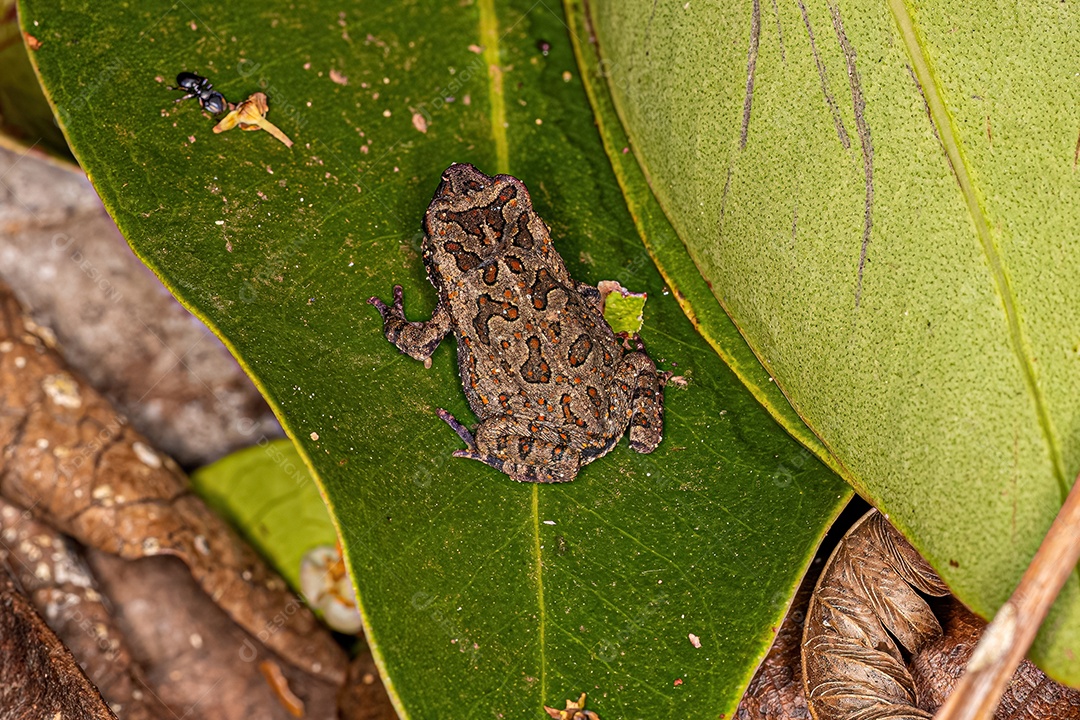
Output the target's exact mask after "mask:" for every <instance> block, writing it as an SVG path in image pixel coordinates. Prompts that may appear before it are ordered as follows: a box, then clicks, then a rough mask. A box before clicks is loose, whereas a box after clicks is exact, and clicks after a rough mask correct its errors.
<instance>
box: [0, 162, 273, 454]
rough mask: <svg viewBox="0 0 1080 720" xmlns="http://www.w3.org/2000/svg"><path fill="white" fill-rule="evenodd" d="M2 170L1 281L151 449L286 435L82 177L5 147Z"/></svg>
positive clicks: (219, 447)
mask: <svg viewBox="0 0 1080 720" xmlns="http://www.w3.org/2000/svg"><path fill="white" fill-rule="evenodd" d="M0 177H3V184H4V187H2V188H0V230H2V231H3V239H2V240H0V279H2V280H4V281H6V282H7V283H9V284H10V285H11V287H12V288H13V289H14V291H15V295H16V297H18V298H19V301H20V302H21V303H22V305H23V307H24V308H26V310H27V311H28V312H29V313H30V314H31V315H32V316H33V317H34V319H35V320H37V321H38V323H40V324H42V325H45V326H48V327H49V328H51V329H52V330H53V331H55V333H56V338H57V342H58V344H59V345H60V347H62V348H63V353H64V359H65V360H66V361H67V363H68V364H69V366H70V367H72V368H74V369H75V370H76V371H77V372H78V373H79V374H81V375H82V376H84V377H85V378H86V379H87V380H88V381H89V382H90V384H91V385H93V386H94V387H95V388H96V389H97V390H98V391H99V392H101V393H102V394H103V395H105V397H107V398H108V399H109V400H110V401H111V402H112V403H113V406H114V407H115V408H117V409H118V410H119V411H120V412H121V413H122V414H124V415H125V416H127V417H128V418H129V419H130V420H131V424H132V426H133V427H135V428H137V429H138V430H139V431H140V432H142V433H143V434H145V435H147V436H148V437H149V438H151V440H153V443H154V445H155V447H157V448H159V449H162V450H164V451H165V452H167V453H168V454H169V455H171V456H172V457H174V458H175V459H176V460H177V461H178V462H179V463H180V464H181V465H183V466H184V467H196V466H199V465H205V464H207V463H210V462H213V461H214V460H217V459H218V458H220V457H222V456H224V455H226V454H228V453H229V452H231V451H233V450H236V449H239V448H241V447H247V446H248V445H251V444H252V443H253V442H255V441H256V440H257V439H258V438H260V437H261V436H263V435H264V434H265V435H267V436H272V437H279V436H281V435H282V434H283V433H282V430H281V428H280V427H279V426H278V424H277V421H276V420H275V418H274V416H273V414H272V413H271V412H270V409H269V407H267V405H266V403H265V402H264V401H263V399H262V397H261V396H260V395H259V392H258V390H257V389H256V388H255V386H254V384H253V383H252V382H251V381H250V379H248V377H247V376H246V375H245V374H244V372H243V370H241V368H240V365H239V364H238V363H237V362H236V360H235V359H234V358H233V357H232V356H230V355H229V352H228V350H226V348H225V346H224V345H223V344H222V343H221V341H219V340H218V339H217V338H216V337H215V336H214V335H213V333H212V332H210V330H209V329H208V328H206V327H205V326H204V325H203V324H202V323H200V322H198V321H196V320H194V319H193V318H192V317H191V313H189V312H188V311H187V310H186V309H185V308H184V307H183V306H182V305H181V304H180V303H179V302H178V301H177V300H175V299H174V298H173V297H172V296H171V295H169V293H168V292H167V291H166V290H165V288H163V287H162V285H161V282H160V281H159V280H158V279H157V278H156V277H155V276H154V275H153V274H152V273H150V272H147V269H146V266H145V265H143V264H142V263H141V262H140V261H139V259H138V258H137V257H135V255H134V254H133V253H132V252H131V249H130V248H129V247H128V245H127V243H126V242H125V240H124V238H123V236H122V235H121V234H120V231H119V230H117V229H116V224H115V223H114V222H113V221H112V219H111V218H110V217H109V215H108V213H107V212H105V208H104V207H102V204H101V200H100V199H99V198H98V196H97V194H96V193H95V192H94V189H93V187H91V185H90V183H89V182H87V180H86V177H85V176H83V175H81V173H80V174H76V173H73V172H71V171H70V170H64V169H61V168H59V167H55V166H53V165H50V164H48V163H46V162H45V161H43V160H41V159H38V158H35V157H31V156H27V155H17V154H15V153H12V152H9V151H7V150H5V149H3V148H0ZM217 190H218V189H217V188H214V187H212V188H211V191H217ZM181 360H182V362H181Z"/></svg>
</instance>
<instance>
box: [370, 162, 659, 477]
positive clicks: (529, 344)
mask: <svg viewBox="0 0 1080 720" xmlns="http://www.w3.org/2000/svg"><path fill="white" fill-rule="evenodd" d="M423 255H424V265H425V266H426V268H427V272H428V279H429V280H430V281H431V284H432V285H434V286H435V289H436V291H438V294H439V302H438V305H436V307H435V312H434V313H433V315H432V317H431V319H430V320H428V321H427V322H409V321H408V320H406V319H405V314H404V311H403V310H402V297H401V288H400V287H399V286H398V287H395V288H394V300H393V304H392V305H389V306H388V305H386V304H385V303H383V302H382V301H381V300H380V299H379V298H377V297H373V298H371V299H370V300H369V301H368V302H370V303H371V304H372V305H374V306H375V307H376V308H377V309H378V311H379V313H380V314H381V315H382V318H383V333H384V334H385V335H386V339H387V340H389V341H390V342H392V343H393V344H394V345H395V346H397V348H398V349H399V350H401V352H403V353H405V354H406V355H409V356H410V357H413V358H416V359H417V360H421V361H427V360H428V358H430V357H431V353H433V352H434V351H435V348H436V347H437V346H438V344H439V342H441V341H442V339H443V338H444V337H446V335H447V334H449V333H450V332H453V333H454V337H455V339H456V340H457V361H458V371H459V372H460V374H461V378H462V383H463V386H464V389H465V397H466V398H467V399H468V401H469V407H470V408H472V411H473V413H475V414H476V416H477V417H478V418H479V419H480V423H479V425H477V427H476V429H475V430H474V431H470V430H469V429H468V428H466V427H465V426H464V425H462V424H461V423H460V422H458V421H457V420H456V419H455V418H454V417H453V416H452V415H450V413H448V412H446V411H445V410H440V411H439V417H441V418H442V419H443V420H445V421H446V422H447V423H448V424H449V425H450V427H452V428H453V429H454V432H456V433H457V434H458V436H459V437H460V438H461V439H462V441H463V442H464V443H465V444H466V445H467V446H468V448H467V449H466V450H458V451H457V452H455V453H454V455H455V456H457V457H465V458H472V459H474V460H479V461H481V462H483V463H486V464H488V465H490V466H492V467H494V468H496V469H497V470H500V471H501V472H504V473H506V474H507V475H509V476H510V477H511V478H513V479H514V480H518V481H525V482H566V481H569V480H573V479H574V477H575V476H576V475H577V473H578V470H579V469H580V468H581V466H582V465H585V464H586V463H589V462H592V461H593V460H595V459H596V458H598V457H601V456H603V455H604V454H606V453H607V452H608V451H609V450H611V448H613V447H614V446H615V444H616V443H617V442H618V441H619V439H620V438H621V437H622V436H623V434H624V433H626V432H627V431H629V434H630V447H631V449H633V450H635V451H637V452H641V453H648V452H652V451H653V450H654V449H656V446H657V445H658V444H659V443H660V439H661V433H662V431H663V418H664V395H663V385H664V380H665V378H666V375H665V374H664V373H658V372H657V370H656V365H655V364H654V363H653V361H652V360H651V359H650V358H649V356H648V355H646V354H645V352H644V348H643V347H642V346H641V345H640V342H639V343H638V347H637V348H636V349H635V350H629V351H628V350H625V349H624V346H623V344H622V343H621V342H620V341H619V339H618V338H617V337H616V336H615V334H614V333H613V332H612V330H611V327H610V326H609V325H608V324H607V321H605V320H604V317H603V315H602V314H601V312H600V302H599V297H600V296H599V292H598V291H597V289H596V288H594V287H591V286H589V285H584V284H582V283H578V282H576V281H575V280H574V279H573V278H571V277H570V275H569V273H568V272H567V271H566V266H565V265H564V264H563V261H562V258H561V257H560V256H559V253H558V252H556V250H555V248H554V246H553V245H552V243H551V235H550V233H549V231H548V227H547V225H545V224H544V221H543V220H541V219H540V217H539V216H537V214H536V213H535V211H534V210H533V207H532V200H531V199H530V198H529V192H528V190H527V189H526V188H525V185H524V184H523V183H522V182H521V181H520V180H518V179H517V178H515V177H511V176H510V175H496V176H495V177H488V176H487V175H485V174H483V173H482V172H480V171H479V170H477V169H476V168H474V167H473V166H472V165H468V164H455V165H451V166H450V167H449V168H447V170H446V172H445V173H443V176H442V182H441V183H440V184H439V187H438V189H437V190H436V191H435V197H434V198H433V199H432V201H431V205H430V206H429V207H428V211H427V214H426V215H425V216H424V247H423Z"/></svg>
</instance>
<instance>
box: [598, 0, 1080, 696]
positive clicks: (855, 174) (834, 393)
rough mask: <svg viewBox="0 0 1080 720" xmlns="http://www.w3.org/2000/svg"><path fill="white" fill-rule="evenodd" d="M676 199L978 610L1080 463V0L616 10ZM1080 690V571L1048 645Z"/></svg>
mask: <svg viewBox="0 0 1080 720" xmlns="http://www.w3.org/2000/svg"><path fill="white" fill-rule="evenodd" d="M590 12H591V16H590V17H591V21H592V23H593V29H594V30H595V34H596V38H597V42H598V45H599V48H600V53H601V55H602V57H603V60H604V62H605V63H606V65H605V68H606V70H607V72H606V75H607V80H608V86H609V87H610V90H611V93H612V96H613V98H614V104H615V107H616V108H617V110H618V113H619V116H620V117H621V119H622V121H623V123H624V124H625V127H626V131H627V133H628V135H629V137H630V140H631V144H632V147H633V151H634V153H635V155H636V157H637V159H638V160H639V161H640V164H641V168H642V171H643V172H644V174H645V175H646V176H647V177H648V178H649V182H650V185H651V188H652V189H653V191H654V192H655V194H656V196H657V198H658V200H659V201H660V203H661V205H662V206H663V208H664V209H665V211H666V212H667V214H668V217H669V218H670V219H671V221H672V224H673V225H674V227H675V228H676V230H677V231H678V234H679V236H680V237H681V239H682V241H683V242H684V243H685V246H686V248H687V250H688V252H689V255H690V256H691V257H692V258H693V261H694V263H695V265H696V269H697V270H698V271H699V272H700V274H701V275H702V276H703V277H704V278H705V280H706V281H707V282H708V283H709V284H710V286H711V288H712V293H713V295H714V298H715V300H716V301H718V302H719V303H720V305H721V306H722V307H723V308H724V309H725V310H726V311H727V312H728V313H729V315H730V316H731V318H732V319H733V320H734V321H735V323H736V324H737V325H738V327H739V328H740V330H741V331H742V333H743V334H744V336H745V337H746V338H747V340H748V341H749V343H750V345H751V347H752V348H753V349H754V352H755V353H756V354H757V356H758V357H759V359H760V360H761V361H762V363H763V364H764V365H765V367H766V368H767V369H768V371H769V373H770V375H772V376H773V377H774V378H775V380H776V382H777V384H778V385H779V387H780V389H781V390H782V391H783V392H784V394H785V395H786V396H787V397H788V398H789V399H790V401H791V403H792V405H793V407H794V408H795V409H796V410H797V411H798V413H799V414H800V415H801V416H802V418H803V419H804V420H805V421H806V423H807V425H808V426H809V427H810V428H811V429H812V430H813V432H814V433H815V434H816V435H817V436H818V437H819V438H820V439H821V441H822V442H823V443H824V444H825V446H827V448H828V449H829V451H830V452H831V453H832V454H833V455H834V456H835V458H836V459H837V461H838V462H839V464H840V465H841V473H842V474H843V475H844V476H845V477H848V478H849V479H850V480H851V481H852V482H853V484H854V485H855V487H856V488H857V489H858V490H859V491H860V492H861V493H863V494H864V495H866V496H867V497H868V498H869V499H871V500H872V502H874V503H875V504H876V505H877V506H878V507H879V508H881V509H882V510H883V511H884V512H886V513H887V516H888V517H889V518H890V519H891V520H892V522H893V523H894V524H896V525H897V526H898V527H899V528H900V529H901V530H902V531H903V532H904V534H905V535H907V536H908V537H909V538H910V539H911V540H912V541H913V542H914V544H915V545H916V547H918V548H919V550H920V551H922V552H923V553H924V554H925V555H926V557H927V558H928V559H929V560H930V561H931V562H932V563H933V564H934V566H935V567H936V568H937V569H938V570H939V571H940V572H941V574H942V575H943V577H944V578H945V580H946V581H947V582H948V583H949V585H950V587H951V588H952V589H953V590H954V591H955V592H956V594H957V595H958V596H959V597H960V599H961V600H963V601H964V602H965V603H966V604H968V605H969V606H971V607H972V608H973V609H974V610H975V611H977V612H979V613H980V614H982V615H984V616H987V615H990V614H992V613H993V612H994V611H995V609H996V608H997V607H998V606H999V605H1000V604H1001V603H1002V602H1003V601H1004V600H1005V599H1006V598H1007V597H1008V595H1009V593H1010V592H1011V591H1012V589H1013V588H1014V587H1015V585H1016V583H1017V582H1018V581H1019V578H1020V575H1021V573H1022V572H1023V570H1024V568H1025V567H1026V565H1027V564H1028V562H1029V561H1030V559H1031V557H1032V556H1033V555H1034V552H1035V549H1036V548H1037V546H1038V544H1039V542H1040V540H1041V538H1042V536H1043V535H1044V533H1045V532H1046V530H1047V529H1048V528H1049V526H1050V523H1051V521H1052V520H1053V518H1054V516H1055V514H1056V513H1057V510H1058V508H1059V507H1060V505H1061V503H1062V501H1063V499H1064V497H1065V495H1066V493H1067V492H1068V490H1069V488H1070V487H1071V485H1072V483H1073V479H1074V477H1075V476H1076V473H1077V471H1078V470H1080V403H1078V402H1077V398H1080V284H1078V283H1077V282H1076V278H1077V277H1078V276H1080V252H1078V251H1080V244H1078V242H1077V234H1076V230H1075V229H1076V227H1077V226H1078V225H1080V183H1078V181H1077V178H1078V177H1080V176H1078V175H1077V172H1078V171H1077V157H1078V153H1080V150H1078V148H1080V141H1078V140H1080V139H1078V137H1077V133H1078V131H1080V83H1078V82H1077V71H1078V68H1077V65H1078V58H1080V53H1078V47H1080V46H1078V45H1077V44H1076V38H1077V37H1078V33H1080V26H1078V25H1080V22H1078V19H1080V16H1078V13H1077V8H1076V7H1075V6H1072V5H1069V4H1067V3H1066V4H1062V3H1056V4H1042V5H1038V4H1023V5H1020V6H1006V5H1001V4H997V5H994V4H991V5H986V4H972V3H968V4H965V3H958V2H944V3H941V2H939V3H927V2H905V1H904V0H890V2H888V3H877V2H874V3H872V2H863V1H861V0H844V1H843V2H831V3H823V2H810V0H770V1H769V2H765V1H763V0H752V1H747V2H731V1H725V2H721V3H700V2H690V3H655V2H652V1H651V0H618V1H617V2H616V1H614V0H595V1H594V2H592V3H591V7H590ZM1032 655H1033V657H1034V658H1035V659H1036V660H1038V661H1039V662H1040V663H1041V664H1042V665H1043V667H1044V668H1045V669H1046V670H1047V671H1048V672H1049V673H1050V674H1051V675H1052V676H1053V677H1055V678H1057V679H1060V680H1063V681H1066V682H1068V683H1070V684H1073V685H1080V576H1077V575H1076V574H1075V573H1074V574H1073V576H1072V577H1070V579H1069V581H1068V583H1067V585H1066V587H1065V590H1064V592H1063V594H1062V597H1061V598H1060V599H1059V601H1058V603H1057V605H1056V606H1055V608H1054V610H1053V611H1052V613H1051V615H1050V617H1049V619H1048V621H1047V623H1046V624H1045V625H1044V628H1043V631H1042V632H1041V633H1040V635H1039V638H1038V640H1037V641H1036V645H1035V646H1034V649H1033V651H1032Z"/></svg>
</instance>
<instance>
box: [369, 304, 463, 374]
mask: <svg viewBox="0 0 1080 720" xmlns="http://www.w3.org/2000/svg"><path fill="white" fill-rule="evenodd" d="M401 300H402V294H401V286H400V285H395V286H394V304H393V305H390V306H388V305H387V304H386V303H384V302H383V301H382V300H380V299H379V298H377V297H371V298H368V302H369V303H371V304H372V305H374V306H375V309H376V310H378V311H379V314H380V315H382V319H383V334H384V335H386V339H387V340H389V341H390V342H392V343H394V345H395V346H397V349H398V350H400V351H401V352H403V353H405V354H406V355H408V356H409V357H411V358H416V359H417V360H420V361H421V362H423V363H424V367H431V353H433V352H435V348H437V347H439V343H440V342H442V339H443V338H444V337H446V334H447V333H449V332H450V329H451V327H453V325H452V321H451V319H450V311H449V310H447V309H446V306H445V305H444V304H443V303H442V301H441V300H440V301H439V304H438V305H436V306H435V312H434V313H432V315H431V319H430V320H428V321H427V322H409V321H408V320H406V319H405V310H404V308H403V307H402V305H401Z"/></svg>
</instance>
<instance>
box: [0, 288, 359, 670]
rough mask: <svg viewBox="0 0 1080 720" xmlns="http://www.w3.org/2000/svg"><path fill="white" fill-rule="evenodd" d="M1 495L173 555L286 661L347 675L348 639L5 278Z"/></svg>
mask: <svg viewBox="0 0 1080 720" xmlns="http://www.w3.org/2000/svg"><path fill="white" fill-rule="evenodd" d="M0 448H2V456H0V463H2V464H0V495H2V496H3V497H5V498H7V499H8V500H9V501H11V502H13V503H15V504H16V505H19V506H22V507H25V508H27V509H29V510H31V511H32V512H33V513H34V514H35V516H37V517H40V518H42V519H43V520H45V521H46V522H48V523H49V524H51V525H52V526H53V527H55V528H57V529H58V530H61V531H62V532H64V533H66V534H68V535H70V536H72V537H74V538H75V539H77V540H78V541H79V542H81V543H83V544H84V545H88V546H90V547H93V548H97V549H99V550H103V551H105V552H109V553H113V554H116V555H120V556H121V557H124V558H129V559H130V558H139V557H144V556H150V555H174V556H176V557H178V558H180V559H181V560H183V561H184V563H185V564H186V565H187V566H188V568H189V569H190V570H191V573H192V575H193V576H194V577H195V579H196V580H197V581H198V582H199V584H200V585H201V586H202V588H203V589H204V590H205V591H206V592H207V594H209V595H210V596H211V597H212V598H214V600H215V601H216V602H217V603H218V604H219V605H220V606H221V607H222V608H223V609H224V610H225V611H226V612H227V613H228V614H229V616H230V617H231V618H232V619H233V620H234V621H235V622H237V623H238V624H239V625H241V626H242V627H244V628H245V629H246V630H247V631H248V632H250V633H251V634H253V635H255V636H256V637H257V638H259V639H260V640H261V641H262V642H264V643H266V645H267V646H269V647H270V648H271V649H273V650H274V651H275V652H276V653H278V655H280V656H281V657H282V658H283V659H285V660H286V661H288V662H290V663H293V664H295V665H296V666H297V667H299V668H301V669H304V670H305V671H307V672H311V673H314V674H316V675H320V676H322V677H324V678H326V679H327V680H329V681H331V682H334V683H340V682H341V681H342V680H343V679H344V675H345V660H344V655H343V653H342V652H341V650H340V648H339V647H338V646H337V645H336V644H335V643H334V641H333V639H332V638H331V637H330V635H329V633H327V632H326V631H325V630H324V629H323V628H322V627H321V626H320V625H319V624H318V623H317V621H316V620H315V617H314V615H313V614H312V613H311V612H310V611H309V610H308V609H307V608H306V607H304V606H302V605H298V604H297V602H296V599H295V596H293V595H292V593H291V592H290V591H289V590H288V588H287V587H286V585H285V583H284V582H283V581H282V580H281V578H280V577H278V576H277V575H275V574H274V573H273V572H272V571H271V570H270V569H269V567H268V566H267V565H266V564H265V563H264V562H263V561H262V559H261V558H259V557H258V556H257V555H256V554H255V552H254V551H253V550H252V549H251V548H250V547H249V546H248V545H247V544H246V543H244V542H243V541H241V540H240V539H239V537H238V536H237V535H236V534H235V533H234V532H233V531H232V530H231V529H230V528H229V527H228V526H227V525H226V524H225V523H224V522H223V521H222V520H221V519H220V518H218V517H217V516H216V515H214V514H213V513H212V512H210V511H209V510H208V509H207V507H206V505H205V504H204V503H203V502H202V500H200V499H199V498H198V497H196V496H194V495H192V494H191V491H190V489H189V486H188V482H187V478H186V477H185V476H184V474H183V473H182V472H181V471H180V469H179V468H178V467H177V466H176V463H175V462H173V461H172V459H171V458H169V457H167V456H164V455H161V454H159V453H157V452H156V451H155V450H153V449H152V448H151V446H150V443H149V442H148V441H147V440H146V438H144V437H143V436H142V435H140V434H139V433H138V432H136V431H135V430H134V429H132V428H131V427H130V426H129V425H128V424H127V422H126V421H125V419H124V418H123V417H122V416H120V415H119V414H117V413H116V412H115V411H114V410H113V409H112V407H111V406H110V405H109V404H108V402H107V401H106V400H105V399H104V398H103V397H102V396H101V395H99V394H98V393H97V392H96V391H95V390H94V389H93V388H91V387H89V386H88V385H87V384H86V383H84V382H82V381H81V380H80V379H78V378H77V377H76V376H75V375H73V374H72V373H71V372H69V371H68V369H67V368H66V366H65V365H64V363H63V361H62V359H61V358H60V357H59V355H57V354H56V352H54V351H53V350H52V349H50V348H49V347H48V346H47V345H46V344H45V343H44V342H42V341H41V339H40V338H38V337H37V336H35V335H33V334H31V333H30V332H28V330H27V327H26V323H25V321H24V318H23V316H22V312H21V310H20V308H19V307H18V304H17V303H16V302H15V299H14V298H13V297H12V295H11V293H10V291H9V290H8V289H7V288H6V287H0Z"/></svg>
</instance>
